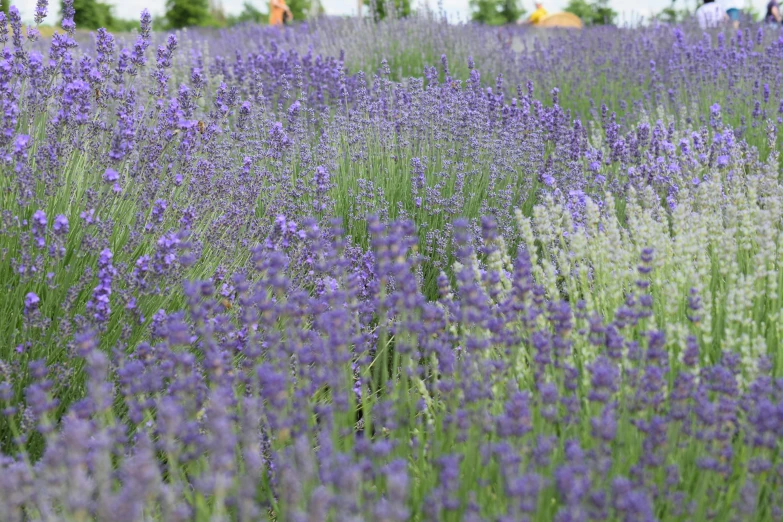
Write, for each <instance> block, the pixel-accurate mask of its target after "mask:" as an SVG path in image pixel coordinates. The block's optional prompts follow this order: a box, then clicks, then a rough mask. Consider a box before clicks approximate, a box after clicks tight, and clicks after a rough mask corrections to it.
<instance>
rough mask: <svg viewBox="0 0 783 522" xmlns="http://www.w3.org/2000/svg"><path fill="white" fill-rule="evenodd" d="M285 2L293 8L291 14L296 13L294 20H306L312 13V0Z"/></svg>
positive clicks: (288, 0) (287, 0) (290, 0)
mask: <svg viewBox="0 0 783 522" xmlns="http://www.w3.org/2000/svg"><path fill="white" fill-rule="evenodd" d="M285 3H286V5H288V8H289V9H291V14H292V15H294V21H297V20H298V21H302V20H305V19H307V17H308V15H309V14H310V8H311V7H312V0H286V2H285Z"/></svg>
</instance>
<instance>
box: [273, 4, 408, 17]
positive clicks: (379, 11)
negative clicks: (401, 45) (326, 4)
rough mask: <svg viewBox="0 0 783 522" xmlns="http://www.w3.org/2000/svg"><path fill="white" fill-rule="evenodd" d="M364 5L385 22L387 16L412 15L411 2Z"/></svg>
mask: <svg viewBox="0 0 783 522" xmlns="http://www.w3.org/2000/svg"><path fill="white" fill-rule="evenodd" d="M364 3H365V5H368V6H370V11H371V12H372V14H373V18H375V19H376V20H383V19H384V18H386V17H387V16H392V17H393V18H405V17H406V16H408V15H410V14H411V1H410V0H364ZM289 5H291V4H289ZM291 9H293V7H292V8H291ZM294 16H296V14H294Z"/></svg>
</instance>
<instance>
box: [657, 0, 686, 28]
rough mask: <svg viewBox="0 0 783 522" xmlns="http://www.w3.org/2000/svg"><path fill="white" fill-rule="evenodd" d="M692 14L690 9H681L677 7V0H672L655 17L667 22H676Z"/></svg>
mask: <svg viewBox="0 0 783 522" xmlns="http://www.w3.org/2000/svg"><path fill="white" fill-rule="evenodd" d="M690 14H691V13H690V11H689V10H688V9H685V8H683V9H679V8H678V7H677V0H672V3H671V4H670V5H669V6H668V7H665V8H663V9H662V10H661V12H660V13H658V14H656V15H655V19H656V20H659V21H661V22H665V23H667V24H676V23H678V22H681V21H683V20H684V19H685V18H687V17H688V16H690Z"/></svg>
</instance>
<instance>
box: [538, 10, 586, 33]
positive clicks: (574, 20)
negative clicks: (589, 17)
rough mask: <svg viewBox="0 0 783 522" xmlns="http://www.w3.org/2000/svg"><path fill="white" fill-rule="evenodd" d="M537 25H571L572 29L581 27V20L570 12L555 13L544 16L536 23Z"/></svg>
mask: <svg viewBox="0 0 783 522" xmlns="http://www.w3.org/2000/svg"><path fill="white" fill-rule="evenodd" d="M536 26H537V27H571V28H574V29H581V28H582V20H581V19H580V18H579V17H578V16H576V15H575V14H571V13H566V12H562V13H555V14H551V15H549V16H545V17H544V18H543V19H542V20H541V21H540V22H538V24H536Z"/></svg>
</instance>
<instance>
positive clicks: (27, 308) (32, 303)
mask: <svg viewBox="0 0 783 522" xmlns="http://www.w3.org/2000/svg"><path fill="white" fill-rule="evenodd" d="M40 302H41V298H40V297H38V295H37V294H35V292H28V293H27V295H25V296H24V313H25V315H29V314H31V313H33V312H35V311H36V310H38V305H39V304H40Z"/></svg>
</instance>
